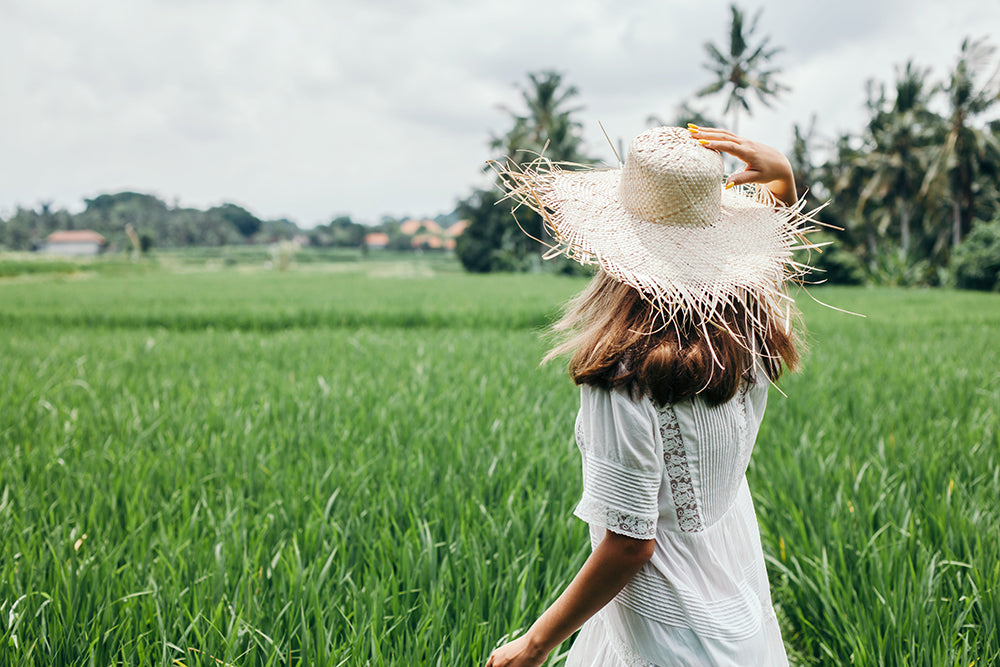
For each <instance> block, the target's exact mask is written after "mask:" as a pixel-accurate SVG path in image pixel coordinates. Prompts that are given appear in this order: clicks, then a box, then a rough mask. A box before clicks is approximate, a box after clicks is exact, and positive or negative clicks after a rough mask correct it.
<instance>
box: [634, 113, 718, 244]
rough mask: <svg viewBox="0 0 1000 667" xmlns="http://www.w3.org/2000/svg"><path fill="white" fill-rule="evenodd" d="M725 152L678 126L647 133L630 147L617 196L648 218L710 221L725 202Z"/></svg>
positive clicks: (692, 223)
mask: <svg viewBox="0 0 1000 667" xmlns="http://www.w3.org/2000/svg"><path fill="white" fill-rule="evenodd" d="M722 178H723V168H722V156H721V155H719V153H717V152H715V151H713V150H709V149H707V148H705V147H704V146H702V145H701V144H699V143H698V142H697V141H695V139H694V138H693V137H692V136H691V133H690V132H688V131H687V130H686V129H683V128H680V127H658V128H655V129H652V130H647V131H646V132H643V133H642V134H640V135H639V136H637V137H636V138H635V139H633V140H632V143H631V144H630V145H629V148H628V155H627V156H626V158H625V166H624V167H623V169H622V174H621V178H620V180H619V182H618V198H619V201H621V203H622V205H623V206H624V207H625V208H626V209H627V210H628V212H629V213H631V214H632V215H634V216H635V217H637V218H639V219H641V220H645V221H648V222H656V223H662V224H673V225H685V226H706V225H711V224H712V223H713V222H715V220H716V219H717V218H718V216H719V210H720V208H721V205H722Z"/></svg>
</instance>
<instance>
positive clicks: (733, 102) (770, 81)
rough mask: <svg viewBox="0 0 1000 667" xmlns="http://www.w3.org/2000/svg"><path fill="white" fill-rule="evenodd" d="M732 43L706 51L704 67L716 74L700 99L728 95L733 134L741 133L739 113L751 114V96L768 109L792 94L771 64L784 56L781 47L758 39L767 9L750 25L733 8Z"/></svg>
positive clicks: (699, 94)
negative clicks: (780, 56) (758, 32)
mask: <svg viewBox="0 0 1000 667" xmlns="http://www.w3.org/2000/svg"><path fill="white" fill-rule="evenodd" d="M729 11H730V13H731V15H732V16H731V21H730V24H729V43H728V46H727V47H726V48H725V49H720V48H719V47H717V46H716V45H714V44H712V43H711V42H708V43H706V44H705V51H706V52H707V53H708V62H706V63H705V65H704V67H705V68H706V69H707V70H709V71H710V72H712V74H713V75H714V76H715V80H714V81H713V82H712V83H710V84H708V85H707V86H705V87H704V88H702V89H701V90H699V91H698V92H697V93H696V95H697V96H698V97H704V96H706V95H714V94H716V93H725V95H726V107H725V109H724V111H723V113H729V112H730V111H732V113H733V125H732V128H731V129H732V130H733V132H738V131H739V120H738V118H739V111H740V109H743V110H744V111H746V112H747V113H750V101H749V99H748V95H749V94H751V93H753V94H755V95H756V96H757V99H758V100H759V101H760V102H761V103H762V104H764V105H765V106H770V105H771V101H772V100H773V99H774V98H776V97H777V96H778V95H780V94H781V93H782V92H783V91H787V90H788V86H786V85H784V84H783V83H781V82H780V81H778V80H777V75H778V74H780V72H781V70H780V69H778V68H775V67H772V66H771V60H772V59H773V58H774V56H775V55H777V54H778V53H779V52H781V50H782V49H781V48H780V47H772V46H770V42H771V38H770V37H762V38H760V40H759V41H754V40H755V39H756V37H757V35H756V32H757V23H758V21H759V20H760V15H761V13H762V12H763V11H764V10H763V8H762V9H759V10H757V13H756V14H754V16H753V18H752V19H750V22H749V25H748V24H747V22H746V17H745V16H744V14H743V11H742V10H741V9H740V8H739V7H737V6H736V5H735V4H733V5H730V6H729Z"/></svg>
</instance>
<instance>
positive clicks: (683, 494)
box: [657, 404, 705, 533]
mask: <svg viewBox="0 0 1000 667" xmlns="http://www.w3.org/2000/svg"><path fill="white" fill-rule="evenodd" d="M657 411H658V412H659V415H660V439H661V440H662V441H663V465H664V466H665V467H666V470H667V478H668V479H669V480H670V493H671V495H672V496H673V499H674V509H675V511H676V512H677V524H678V525H679V526H680V529H681V531H683V532H685V533H697V532H700V531H702V530H704V528H705V526H704V523H703V522H702V520H701V513H700V512H699V511H698V501H697V500H696V499H695V497H694V486H693V485H692V484H691V469H690V468H689V467H688V461H687V453H686V452H685V451H684V440H683V439H682V438H681V428H680V425H678V423H677V413H675V412H674V408H673V406H672V405H669V404H667V405H664V406H663V407H661V408H659V409H658V410H657Z"/></svg>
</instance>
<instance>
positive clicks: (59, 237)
mask: <svg viewBox="0 0 1000 667" xmlns="http://www.w3.org/2000/svg"><path fill="white" fill-rule="evenodd" d="M107 244H108V242H107V241H106V240H105V239H104V237H103V236H101V235H100V234H98V233H97V232H93V231H90V230H89V229H77V230H70V231H62V232H52V233H51V234H49V235H48V236H47V237H45V245H43V246H42V249H41V250H42V252H45V253H49V254H52V255H64V256H66V257H89V256H93V255H97V254H98V253H100V252H101V249H102V248H104V246H106V245H107Z"/></svg>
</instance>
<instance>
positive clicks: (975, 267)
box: [951, 214, 1000, 292]
mask: <svg viewBox="0 0 1000 667" xmlns="http://www.w3.org/2000/svg"><path fill="white" fill-rule="evenodd" d="M951 265H952V269H953V270H954V272H955V282H956V284H957V285H958V286H959V287H962V288H965V289H976V290H984V291H993V292H1000V214H998V215H997V217H996V218H994V219H993V221H992V222H989V223H987V222H980V223H979V224H977V225H975V226H974V227H973V229H972V232H971V233H970V234H969V236H968V237H966V239H965V240H964V241H963V242H962V243H960V244H959V245H958V246H957V247H956V248H955V251H954V252H953V253H952V257H951Z"/></svg>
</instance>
